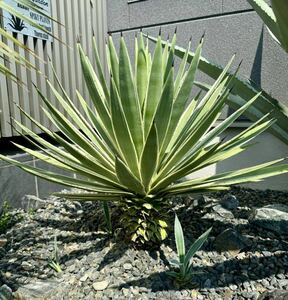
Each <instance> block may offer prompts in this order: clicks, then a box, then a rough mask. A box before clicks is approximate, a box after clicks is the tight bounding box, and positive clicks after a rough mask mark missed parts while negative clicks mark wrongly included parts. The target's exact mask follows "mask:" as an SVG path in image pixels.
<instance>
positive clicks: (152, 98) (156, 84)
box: [144, 37, 163, 139]
mask: <svg viewBox="0 0 288 300" xmlns="http://www.w3.org/2000/svg"><path fill="white" fill-rule="evenodd" d="M162 85H163V75H162V46H161V39H160V37H159V38H158V41H157V44H156V48H155V52H154V57H153V62H152V66H151V72H150V77H149V84H148V92H147V97H146V99H145V104H144V137H145V139H146V138H147V136H148V133H149V131H150V128H151V126H152V122H153V119H154V116H155V114H156V111H157V107H158V103H159V101H160V97H161V91H162Z"/></svg>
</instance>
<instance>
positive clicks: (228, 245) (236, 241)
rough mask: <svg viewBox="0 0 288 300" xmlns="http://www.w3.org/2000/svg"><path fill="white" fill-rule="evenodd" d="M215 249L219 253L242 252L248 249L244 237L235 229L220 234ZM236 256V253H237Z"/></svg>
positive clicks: (216, 239)
mask: <svg viewBox="0 0 288 300" xmlns="http://www.w3.org/2000/svg"><path fill="white" fill-rule="evenodd" d="M214 247H215V249H216V250H217V251H218V252H223V251H238V252H239V251H240V250H241V249H243V248H245V247H246V243H245V240H244V238H243V237H242V235H241V234H240V233H239V232H237V231H236V230H234V229H231V228H228V229H225V230H224V231H223V232H222V233H220V234H219V235H218V236H217V237H216V238H215V241H214ZM235 254H236V253H235Z"/></svg>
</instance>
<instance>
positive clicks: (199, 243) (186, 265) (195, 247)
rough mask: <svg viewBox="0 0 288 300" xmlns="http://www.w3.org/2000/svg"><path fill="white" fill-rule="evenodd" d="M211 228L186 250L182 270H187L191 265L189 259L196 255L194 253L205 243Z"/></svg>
mask: <svg viewBox="0 0 288 300" xmlns="http://www.w3.org/2000/svg"><path fill="white" fill-rule="evenodd" d="M211 230H212V228H209V229H208V230H207V231H205V232H204V233H203V234H202V235H201V236H200V237H199V238H198V239H197V240H196V241H195V242H194V243H193V244H192V246H191V247H190V249H189V250H188V252H187V254H186V255H185V258H184V262H183V263H184V266H183V267H184V269H185V270H188V268H189V267H190V265H191V259H192V257H193V256H194V255H195V254H196V252H197V251H198V250H200V248H201V247H202V245H203V244H204V243H205V241H206V240H207V238H208V236H209V234H210V232H211Z"/></svg>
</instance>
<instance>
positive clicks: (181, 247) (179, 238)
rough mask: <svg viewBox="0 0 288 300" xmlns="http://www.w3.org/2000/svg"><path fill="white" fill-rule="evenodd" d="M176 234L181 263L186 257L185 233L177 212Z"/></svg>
mask: <svg viewBox="0 0 288 300" xmlns="http://www.w3.org/2000/svg"><path fill="white" fill-rule="evenodd" d="M174 235H175V242H176V247H177V253H178V257H179V262H180V264H183V262H184V258H185V240H184V234H183V230H182V226H181V223H180V221H179V219H178V217H177V215H176V214H175V223H174Z"/></svg>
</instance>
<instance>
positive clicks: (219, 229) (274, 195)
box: [0, 188, 288, 300]
mask: <svg viewBox="0 0 288 300" xmlns="http://www.w3.org/2000/svg"><path fill="white" fill-rule="evenodd" d="M287 200H288V193H287V192H286V193H285V192H275V191H256V190H250V189H242V188H241V189H240V188H233V189H232V190H231V191H230V192H229V193H216V194H211V195H208V196H202V197H199V198H195V197H192V196H186V197H176V198H175V199H173V200H172V201H173V202H174V204H175V206H174V207H175V210H174V211H175V212H176V213H177V215H178V217H179V219H180V221H181V223H182V226H183V229H184V235H185V238H186V245H187V247H189V245H190V244H191V242H193V240H194V239H195V238H197V237H198V236H199V235H200V234H201V233H203V232H204V231H205V230H207V229H208V228H209V227H211V226H213V230H212V232H211V234H210V237H209V239H208V241H207V242H206V243H205V244H204V247H203V248H202V250H201V251H199V252H198V253H197V255H196V256H195V258H194V269H195V272H199V274H198V275H195V277H194V279H193V281H192V282H191V283H190V284H189V285H188V286H184V287H180V286H177V284H175V283H174V282H173V281H172V280H171V279H170V278H169V277H168V276H167V275H166V271H168V270H169V262H168V260H169V259H171V258H175V257H176V253H175V244H174V238H173V232H170V234H169V238H168V239H167V240H166V241H165V242H164V243H163V244H162V245H161V247H160V248H159V249H157V250H150V251H148V250H139V249H138V250H136V249H133V248H129V247H128V246H127V245H126V244H125V243H124V242H123V239H122V238H121V232H120V231H118V230H116V233H115V235H114V236H113V237H109V236H108V235H107V234H106V233H105V230H104V229H105V226H104V221H103V216H102V211H101V210H100V209H99V206H98V205H99V204H97V203H91V202H86V203H83V204H81V203H78V202H73V203H72V202H69V201H65V200H63V199H59V198H53V197H50V198H49V199H47V200H46V201H45V202H43V201H41V200H39V203H40V206H42V208H38V209H37V210H35V211H34V210H31V209H29V212H25V211H23V210H14V211H13V214H15V215H17V216H18V217H19V215H20V216H21V218H18V219H19V220H20V221H18V222H17V223H16V224H14V226H13V227H12V228H10V229H9V230H8V231H7V232H6V234H2V235H0V299H1V300H2V298H1V292H2V295H4V294H6V295H7V298H3V299H5V300H6V299H13V298H12V297H11V291H13V297H14V298H15V299H25V297H26V299H28V300H30V299H32V300H33V299H55V300H56V299H65V300H66V299H67V300H74V299H75V300H78V299H85V300H92V299H103V300H105V299H113V300H114V299H143V300H145V299H199V300H200V299H227V300H228V299H235V300H236V299H237V300H238V299H260V298H259V297H260V295H261V294H263V293H264V294H265V292H267V291H272V292H273V293H274V295H275V293H276V290H282V293H284V294H288V231H286V232H285V231H284V232H280V231H279V229H277V228H276V229H275V230H273V228H272V230H269V229H266V228H265V227H263V226H259V224H257V223H256V222H252V221H251V220H252V219H251V216H252V215H254V212H255V209H256V208H261V207H264V206H266V205H271V204H277V205H280V204H282V205H287ZM36 202H37V199H36ZM39 203H38V204H39ZM173 218H174V216H173V213H171V224H173ZM112 220H113V221H114V226H117V225H116V224H117V222H116V221H117V220H118V216H117V212H114V213H113V215H112ZM283 224H284V223H283ZM284 225H285V224H284ZM285 226H288V225H287V224H286V225H285ZM171 228H173V226H171ZM281 228H282V229H283V228H284V227H281ZM281 228H280V229H281ZM55 235H56V236H57V244H58V249H59V253H60V265H61V267H62V270H63V272H62V273H56V272H55V271H54V270H52V269H51V268H50V267H49V265H48V263H49V261H50V259H51V257H52V256H53V251H54V237H55ZM1 286H2V287H1ZM9 297H10V298H9ZM262 297H263V296H262ZM263 299H264V298H263ZM265 299H266V298H265ZM267 299H272V298H267ZM279 299H280V298H279ZM283 299H286V298H283Z"/></svg>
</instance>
